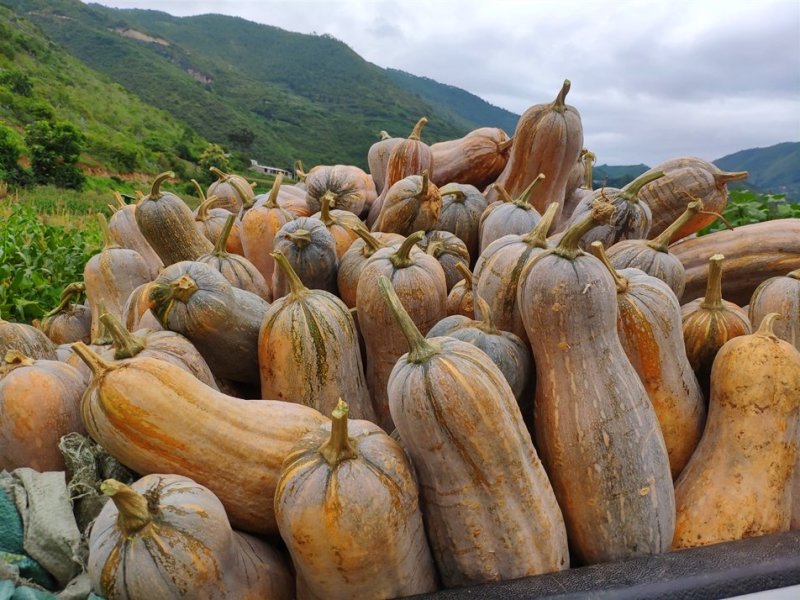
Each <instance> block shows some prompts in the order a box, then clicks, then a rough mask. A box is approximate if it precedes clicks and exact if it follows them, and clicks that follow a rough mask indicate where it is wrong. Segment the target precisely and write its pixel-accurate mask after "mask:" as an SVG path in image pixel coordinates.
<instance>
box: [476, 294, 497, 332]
mask: <svg viewBox="0 0 800 600" xmlns="http://www.w3.org/2000/svg"><path fill="white" fill-rule="evenodd" d="M475 302H476V303H477V304H478V309H479V310H480V311H481V320H480V321H479V323H478V329H480V330H481V331H483V332H484V333H488V334H490V335H496V334H498V333H500V330H499V329H497V325H495V324H494V319H492V309H491V308H490V307H489V303H488V302H486V300H484V299H483V298H481V297H480V296H477V297H476V298H475Z"/></svg>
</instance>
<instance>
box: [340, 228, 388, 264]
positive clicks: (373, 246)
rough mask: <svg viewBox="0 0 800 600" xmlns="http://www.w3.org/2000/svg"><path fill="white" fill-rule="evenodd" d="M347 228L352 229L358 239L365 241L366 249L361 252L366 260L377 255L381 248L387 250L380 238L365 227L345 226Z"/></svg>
mask: <svg viewBox="0 0 800 600" xmlns="http://www.w3.org/2000/svg"><path fill="white" fill-rule="evenodd" d="M345 227H347V228H348V229H350V230H351V231H352V232H353V233H355V234H356V235H357V236H358V237H360V238H361V239H362V240H364V248H363V250H362V251H361V254H362V255H363V256H365V257H366V258H369V257H370V256H372V255H373V254H375V253H376V252H377V251H378V250H380V249H381V248H386V244H384V243H383V242H381V241H380V240H379V239H378V238H376V237H375V236H374V235H372V234H371V233H370V231H369V230H368V229H367V228H366V227H364V226H363V225H356V226H354V227H353V226H350V225H347V224H345Z"/></svg>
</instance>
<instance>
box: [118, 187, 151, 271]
mask: <svg viewBox="0 0 800 600" xmlns="http://www.w3.org/2000/svg"><path fill="white" fill-rule="evenodd" d="M114 197H115V198H116V200H117V206H116V207H114V206H112V207H111V208H112V210H113V214H112V215H111V218H110V219H109V220H108V229H109V231H111V237H112V238H113V239H114V241H115V242H117V244H119V245H120V247H122V248H127V249H128V250H133V251H135V252H138V253H139V254H140V255H141V256H142V258H143V259H144V261H145V262H146V263H147V265H148V266H149V267H150V279H155V278H156V276H157V275H158V272H159V271H160V270H161V269H163V268H164V263H163V262H161V259H160V258H159V257H158V254H156V251H155V250H153V247H152V246H151V245H150V244H148V243H147V240H146V239H145V238H144V236H143V235H142V232H141V231H139V226H138V225H137V224H136V205H135V204H125V201H124V200H123V199H122V196H121V195H120V194H119V192H114Z"/></svg>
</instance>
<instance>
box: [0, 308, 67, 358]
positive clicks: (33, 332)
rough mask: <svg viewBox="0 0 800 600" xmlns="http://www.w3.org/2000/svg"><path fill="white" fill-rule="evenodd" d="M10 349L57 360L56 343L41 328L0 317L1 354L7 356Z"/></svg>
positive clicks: (30, 355) (31, 356) (36, 356)
mask: <svg viewBox="0 0 800 600" xmlns="http://www.w3.org/2000/svg"><path fill="white" fill-rule="evenodd" d="M9 350H16V351H17V352H19V353H20V354H24V355H25V356H28V357H30V358H44V359H47V360H56V345H55V344H54V343H53V342H52V341H51V340H50V338H48V337H47V336H46V335H45V334H44V333H42V332H41V331H40V330H39V329H37V328H36V327H34V326H33V325H28V324H26V323H13V322H11V321H4V320H3V318H2V317H0V356H5V355H6V352H8V351H9Z"/></svg>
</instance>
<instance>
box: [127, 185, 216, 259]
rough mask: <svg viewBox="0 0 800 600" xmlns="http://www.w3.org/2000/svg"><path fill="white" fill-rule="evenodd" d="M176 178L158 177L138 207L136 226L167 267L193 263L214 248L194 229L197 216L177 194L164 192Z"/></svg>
mask: <svg viewBox="0 0 800 600" xmlns="http://www.w3.org/2000/svg"><path fill="white" fill-rule="evenodd" d="M174 176H175V174H174V173H172V172H170V171H167V172H166V173H162V174H161V175H159V176H158V177H156V179H155V181H153V186H152V188H151V189H150V193H149V194H148V195H147V196H144V197H143V198H142V199H141V200H139V204H137V205H136V213H135V214H136V224H137V225H138V226H139V231H141V232H142V235H143V236H144V238H145V239H146V240H147V243H148V244H150V246H151V247H152V248H153V250H155V252H156V254H158V257H159V258H160V259H161V261H162V262H163V263H164V265H165V266H169V265H171V264H173V263H176V262H180V261H182V260H194V259H196V258H197V257H198V256H202V255H203V254H208V253H209V252H211V250H213V248H214V246H213V245H212V244H211V242H209V241H208V240H207V239H206V237H205V236H204V235H202V234H201V233H200V232H199V231H197V229H196V228H195V225H194V215H192V211H191V210H190V209H189V207H188V206H187V205H186V202H184V201H183V200H181V199H180V198H179V197H178V196H176V195H175V194H172V193H170V192H162V191H161V184H162V183H163V182H164V181H165V180H166V179H167V178H169V177H174Z"/></svg>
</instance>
